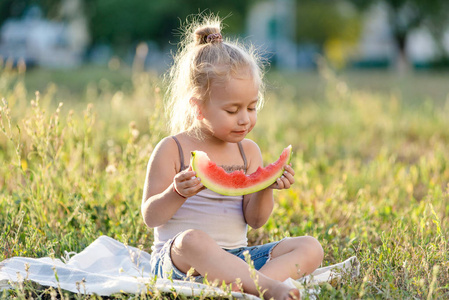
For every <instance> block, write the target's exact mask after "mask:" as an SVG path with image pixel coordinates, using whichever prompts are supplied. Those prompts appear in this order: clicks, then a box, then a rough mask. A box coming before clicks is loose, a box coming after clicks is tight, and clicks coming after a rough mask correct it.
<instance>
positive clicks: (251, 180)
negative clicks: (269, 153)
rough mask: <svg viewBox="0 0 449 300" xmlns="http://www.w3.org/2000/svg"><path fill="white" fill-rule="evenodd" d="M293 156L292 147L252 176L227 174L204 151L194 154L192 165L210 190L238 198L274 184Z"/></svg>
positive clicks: (235, 173)
mask: <svg viewBox="0 0 449 300" xmlns="http://www.w3.org/2000/svg"><path fill="white" fill-rule="evenodd" d="M291 156H292V146H291V145H290V146H288V147H287V148H285V149H284V151H282V154H281V156H280V157H279V159H278V160H277V161H275V162H274V163H271V164H269V165H268V166H266V167H265V168H261V167H259V168H258V169H257V170H256V172H254V173H252V174H250V175H245V173H244V172H243V171H234V172H232V173H227V172H226V171H225V170H224V169H223V168H221V167H219V166H217V164H216V163H214V162H212V161H210V159H209V157H208V156H207V154H206V153H205V152H203V151H193V152H192V158H191V161H190V165H191V166H192V168H193V170H194V171H195V172H196V176H198V177H199V178H201V182H202V183H203V185H204V186H205V187H207V188H208V189H210V190H212V191H214V192H216V193H219V194H222V195H226V196H238V195H246V194H251V193H255V192H257V191H260V190H263V189H264V188H266V187H268V186H270V185H271V184H273V183H274V182H275V181H276V179H277V178H279V177H280V176H281V175H282V173H283V172H284V166H285V165H286V164H288V163H290V159H291Z"/></svg>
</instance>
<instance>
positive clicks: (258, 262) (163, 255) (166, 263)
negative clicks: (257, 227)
mask: <svg viewBox="0 0 449 300" xmlns="http://www.w3.org/2000/svg"><path fill="white" fill-rule="evenodd" d="M175 238H176V237H174V238H172V239H170V240H168V241H167V242H165V244H164V246H163V247H162V249H161V250H160V251H159V252H158V253H157V254H156V255H152V256H151V261H150V264H151V270H152V272H153V274H154V275H156V276H157V278H163V279H173V280H192V281H195V282H200V283H202V282H203V276H201V275H198V276H190V277H187V275H186V274H185V273H183V272H182V271H180V270H179V269H178V268H176V266H175V265H174V264H173V262H172V260H171V256H170V249H171V246H172V244H173V241H174V239H175ZM280 242H281V241H277V242H272V243H267V244H264V245H259V246H251V247H240V248H235V249H223V250H225V251H227V252H229V253H231V254H233V255H235V256H237V257H239V258H241V259H242V260H244V261H246V258H245V252H246V251H248V254H249V255H250V257H251V260H252V261H253V263H254V268H255V269H256V270H260V269H261V268H262V267H263V266H264V265H265V264H266V263H267V262H268V261H269V260H270V259H271V252H272V251H273V249H274V247H276V246H277V245H278V244H279V243H280Z"/></svg>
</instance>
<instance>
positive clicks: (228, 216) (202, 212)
mask: <svg viewBox="0 0 449 300" xmlns="http://www.w3.org/2000/svg"><path fill="white" fill-rule="evenodd" d="M173 138H174V139H175V141H176V143H177V144H178V148H179V153H180V158H181V170H182V169H184V168H185V166H184V157H183V155H182V148H181V145H180V144H179V142H178V140H177V139H176V138H175V137H173ZM238 146H239V149H240V152H241V154H242V157H243V160H244V164H245V165H244V168H245V169H246V157H245V154H244V153H243V148H242V146H241V144H239V145H238ZM188 229H199V230H202V231H204V232H206V233H207V234H208V235H209V236H210V237H212V238H213V239H214V240H215V241H216V242H217V244H218V245H219V246H220V247H222V248H225V249H234V248H239V247H245V246H247V245H248V239H247V230H248V225H247V224H246V222H245V217H244V216H243V196H223V195H220V194H217V193H215V192H213V191H211V190H209V189H205V190H202V191H201V192H199V193H198V194H196V195H195V196H192V197H189V198H187V200H186V201H185V202H184V204H183V205H182V206H181V207H180V208H179V209H178V211H177V212H176V213H175V214H174V216H173V217H172V218H171V219H170V220H168V222H166V223H165V224H163V225H161V226H158V227H155V228H154V244H153V247H152V251H153V253H157V252H159V251H160V249H162V246H163V245H164V244H165V242H167V241H168V240H169V239H171V238H173V237H174V236H176V235H177V234H178V233H180V232H183V231H185V230H188Z"/></svg>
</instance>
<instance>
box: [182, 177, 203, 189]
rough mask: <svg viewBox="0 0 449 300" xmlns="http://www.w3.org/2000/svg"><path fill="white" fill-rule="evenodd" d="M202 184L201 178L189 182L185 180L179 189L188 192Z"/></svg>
mask: <svg viewBox="0 0 449 300" xmlns="http://www.w3.org/2000/svg"><path fill="white" fill-rule="evenodd" d="M200 183H201V179H200V178H198V177H193V178H191V179H189V180H184V181H182V182H179V183H178V185H177V187H179V188H180V189H182V190H186V189H189V188H192V187H195V186H197V185H198V184H200Z"/></svg>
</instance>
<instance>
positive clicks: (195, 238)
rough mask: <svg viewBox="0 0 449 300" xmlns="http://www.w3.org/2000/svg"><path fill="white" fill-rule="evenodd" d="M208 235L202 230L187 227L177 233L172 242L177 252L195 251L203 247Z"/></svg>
mask: <svg viewBox="0 0 449 300" xmlns="http://www.w3.org/2000/svg"><path fill="white" fill-rule="evenodd" d="M209 239H210V237H209V236H208V235H207V233H205V232H204V231H202V230H198V229H189V230H186V231H184V232H182V233H181V234H180V235H178V236H177V237H176V239H175V241H174V242H173V246H174V248H175V249H176V250H175V251H179V252H184V253H185V252H191V251H194V252H197V251H198V250H201V249H202V248H204V245H205V244H207V243H206V242H207V241H208V240H209Z"/></svg>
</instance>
